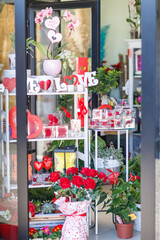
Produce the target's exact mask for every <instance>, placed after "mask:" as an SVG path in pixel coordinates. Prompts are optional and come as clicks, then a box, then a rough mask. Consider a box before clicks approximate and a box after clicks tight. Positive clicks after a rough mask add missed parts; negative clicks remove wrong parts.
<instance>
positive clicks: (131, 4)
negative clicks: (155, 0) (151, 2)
mask: <svg viewBox="0 0 160 240" xmlns="http://www.w3.org/2000/svg"><path fill="white" fill-rule="evenodd" d="M128 4H129V10H130V11H131V12H132V11H133V10H134V9H135V6H134V5H135V0H130V1H129V2H128Z"/></svg>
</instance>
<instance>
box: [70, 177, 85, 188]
mask: <svg viewBox="0 0 160 240" xmlns="http://www.w3.org/2000/svg"><path fill="white" fill-rule="evenodd" d="M72 183H73V184H74V185H75V186H76V187H79V188H80V187H81V186H82V185H83V178H82V177H80V176H74V177H73V178H72Z"/></svg>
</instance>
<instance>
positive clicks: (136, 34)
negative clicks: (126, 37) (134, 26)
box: [130, 31, 139, 39]
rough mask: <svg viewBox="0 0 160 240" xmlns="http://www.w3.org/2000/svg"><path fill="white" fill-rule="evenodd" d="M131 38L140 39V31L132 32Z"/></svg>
mask: <svg viewBox="0 0 160 240" xmlns="http://www.w3.org/2000/svg"><path fill="white" fill-rule="evenodd" d="M130 37H131V39H138V38H139V32H138V31H130Z"/></svg>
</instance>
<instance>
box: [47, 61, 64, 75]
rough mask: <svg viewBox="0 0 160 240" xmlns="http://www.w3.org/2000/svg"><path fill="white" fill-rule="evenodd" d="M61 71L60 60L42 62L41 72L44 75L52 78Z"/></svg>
mask: <svg viewBox="0 0 160 240" xmlns="http://www.w3.org/2000/svg"><path fill="white" fill-rule="evenodd" d="M61 69H62V62H61V60H60V59H57V60H44V62H43V70H44V72H45V74H47V75H50V76H54V75H58V74H59V73H60V72H61Z"/></svg>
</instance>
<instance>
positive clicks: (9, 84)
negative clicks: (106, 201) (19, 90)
mask: <svg viewBox="0 0 160 240" xmlns="http://www.w3.org/2000/svg"><path fill="white" fill-rule="evenodd" d="M2 83H3V86H4V87H5V88H6V89H8V91H9V92H12V90H13V89H14V88H15V87H16V78H7V77H6V78H3V80H2Z"/></svg>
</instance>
